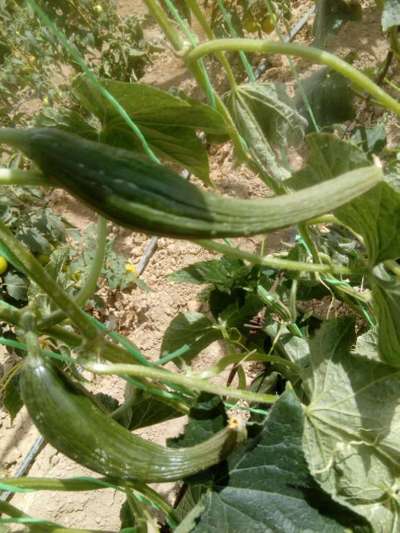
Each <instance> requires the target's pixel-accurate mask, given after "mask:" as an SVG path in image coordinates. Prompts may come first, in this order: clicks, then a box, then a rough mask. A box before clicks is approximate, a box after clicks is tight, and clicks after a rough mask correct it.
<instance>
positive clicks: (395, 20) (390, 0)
mask: <svg viewBox="0 0 400 533" xmlns="http://www.w3.org/2000/svg"><path fill="white" fill-rule="evenodd" d="M395 26H400V0H384V2H383V12H382V29H383V31H388V30H390V29H391V28H393V27H395Z"/></svg>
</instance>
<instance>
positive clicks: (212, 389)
mask: <svg viewBox="0 0 400 533" xmlns="http://www.w3.org/2000/svg"><path fill="white" fill-rule="evenodd" d="M84 366H85V368H86V369H87V370H89V371H90V372H93V373H95V374H116V375H122V376H123V375H132V376H136V377H142V378H150V379H155V380H157V381H163V382H166V383H174V384H176V385H181V386H183V387H187V388H188V389H189V390H193V389H195V390H198V391H204V392H209V393H211V394H217V395H219V396H228V397H230V398H239V399H242V400H247V401H249V402H260V403H274V402H276V400H277V399H278V396H274V395H272V394H257V393H254V392H251V391H247V390H239V389H231V388H229V387H224V386H222V385H217V384H214V383H210V382H208V381H205V380H203V379H200V378H196V377H187V376H182V375H181V374H176V373H172V372H168V371H167V370H163V369H160V368H149V367H144V366H141V365H125V364H117V365H111V364H104V363H96V362H93V363H87V364H85V365H84Z"/></svg>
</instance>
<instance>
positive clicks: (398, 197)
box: [335, 182, 400, 266]
mask: <svg viewBox="0 0 400 533" xmlns="http://www.w3.org/2000/svg"><path fill="white" fill-rule="evenodd" d="M335 214H336V216H337V217H338V218H339V220H341V221H342V222H344V223H345V224H346V225H348V226H350V227H351V228H352V229H353V230H354V231H355V232H356V233H358V234H360V235H362V237H363V239H364V242H365V246H366V248H367V250H368V258H369V263H370V265H371V266H372V265H375V264H377V263H381V262H382V261H385V260H387V259H397V258H398V257H400V192H397V191H396V190H395V189H393V187H392V186H391V185H389V184H387V183H384V182H382V183H380V184H378V185H377V186H376V187H374V188H373V189H372V190H371V191H369V192H367V193H366V194H363V195H362V196H360V197H359V198H357V199H355V200H353V201H352V202H350V203H349V204H347V205H346V206H344V207H341V208H339V209H338V210H337V211H336V212H335Z"/></svg>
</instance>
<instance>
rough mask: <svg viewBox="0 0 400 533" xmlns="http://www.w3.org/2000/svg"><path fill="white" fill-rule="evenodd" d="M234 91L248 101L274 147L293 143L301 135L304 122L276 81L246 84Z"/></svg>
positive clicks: (296, 141)
mask: <svg viewBox="0 0 400 533" xmlns="http://www.w3.org/2000/svg"><path fill="white" fill-rule="evenodd" d="M237 94H238V95H240V97H241V98H243V100H244V101H245V102H246V103H247V105H248V106H249V108H250V110H251V112H252V113H253V115H254V117H255V118H256V120H257V122H258V124H259V125H260V127H261V129H262V132H263V134H264V135H265V137H266V138H267V139H268V141H269V142H270V143H271V145H273V146H280V145H282V144H285V145H286V144H287V143H290V144H296V143H298V142H299V141H300V140H301V139H302V138H303V135H304V129H305V128H306V126H307V122H306V121H305V120H304V119H303V118H302V117H301V115H299V114H298V113H297V111H296V109H295V106H294V102H293V101H292V99H291V98H289V96H288V95H287V93H286V89H285V86H284V85H281V84H279V83H247V84H246V85H240V86H239V87H238V89H237Z"/></svg>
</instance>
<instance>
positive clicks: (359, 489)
mask: <svg viewBox="0 0 400 533" xmlns="http://www.w3.org/2000/svg"><path fill="white" fill-rule="evenodd" d="M353 342H354V324H353V323H352V321H350V320H349V319H342V320H337V321H330V322H325V324H324V325H323V326H322V328H321V329H320V330H319V331H318V333H317V335H316V336H315V338H314V339H313V341H312V342H311V365H312V375H311V376H310V378H309V379H308V380H307V381H306V382H305V388H306V391H307V393H308V395H309V404H308V405H307V406H306V407H305V417H306V422H305V431H304V450H305V454H306V457H307V461H308V464H309V466H310V469H311V473H312V474H313V475H314V477H315V478H316V479H317V480H318V482H319V483H320V484H321V486H322V487H323V488H324V489H325V490H326V491H327V492H329V493H330V494H331V495H332V496H333V498H334V499H335V500H337V501H340V502H342V503H343V504H345V505H346V506H349V507H351V508H352V509H354V510H356V511H357V512H358V513H359V514H362V515H363V516H365V517H366V518H367V519H368V520H369V521H370V522H371V523H372V526H373V530H374V531H382V532H383V531H396V529H397V526H396V525H395V524H398V522H399V519H400V509H399V506H398V496H397V487H398V478H399V472H400V449H399V439H400V381H399V376H400V374H399V372H396V371H394V369H393V367H390V366H387V365H384V364H382V363H376V362H374V361H369V360H367V359H364V358H362V357H356V356H354V355H352V354H351V353H350V349H351V346H352V344H353Z"/></svg>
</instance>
